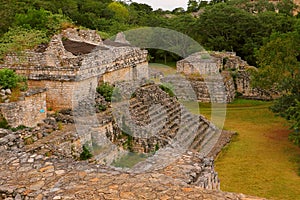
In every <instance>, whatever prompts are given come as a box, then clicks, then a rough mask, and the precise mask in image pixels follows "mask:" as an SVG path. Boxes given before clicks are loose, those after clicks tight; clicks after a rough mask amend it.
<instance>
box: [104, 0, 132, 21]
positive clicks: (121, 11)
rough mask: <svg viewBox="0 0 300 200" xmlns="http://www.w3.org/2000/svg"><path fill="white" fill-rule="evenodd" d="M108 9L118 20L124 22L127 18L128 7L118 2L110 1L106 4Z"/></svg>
mask: <svg viewBox="0 0 300 200" xmlns="http://www.w3.org/2000/svg"><path fill="white" fill-rule="evenodd" d="M107 8H108V10H110V11H112V12H113V13H114V18H115V19H116V20H118V21H121V22H125V21H126V20H128V19H129V11H128V9H127V8H126V7H125V6H124V5H123V4H121V3H120V2H116V1H114V2H112V3H110V4H109V5H108V6H107Z"/></svg>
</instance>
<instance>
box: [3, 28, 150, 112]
mask: <svg viewBox="0 0 300 200" xmlns="http://www.w3.org/2000/svg"><path fill="white" fill-rule="evenodd" d="M66 41H67V42H66ZM2 67H8V68H11V69H14V70H15V71H16V72H17V73H19V74H23V75H25V76H27V77H28V79H29V85H30V87H40V86H43V87H46V88H47V89H48V90H47V91H48V92H47V103H48V104H49V105H48V108H52V109H56V108H57V109H62V108H71V106H70V105H72V95H73V92H72V88H73V89H74V88H76V87H77V86H78V84H80V82H82V81H84V80H88V79H91V78H93V77H96V78H98V79H99V78H100V77H102V79H104V80H105V81H107V82H112V83H113V82H115V81H121V80H123V79H124V80H130V79H142V78H147V77H148V70H147V51H145V50H141V49H139V48H136V47H131V46H129V45H128V44H122V43H118V42H113V41H110V42H106V43H104V42H102V41H101V38H100V36H99V35H97V33H96V32H95V31H83V30H76V29H67V30H64V31H63V32H62V33H61V34H58V35H55V36H53V38H52V40H51V41H50V43H49V44H48V46H47V48H46V49H45V50H44V51H34V50H33V51H25V52H23V53H21V54H20V55H19V54H18V55H16V54H11V55H8V56H7V57H6V60H5V64H4V65H3V66H2ZM124 74H125V75H124ZM120 75H122V76H121V78H119V77H120Z"/></svg>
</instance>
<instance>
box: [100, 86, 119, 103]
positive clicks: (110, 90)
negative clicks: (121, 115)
mask: <svg viewBox="0 0 300 200" xmlns="http://www.w3.org/2000/svg"><path fill="white" fill-rule="evenodd" d="M96 90H97V92H98V93H99V94H101V95H102V96H103V97H104V99H105V101H107V102H111V101H118V100H119V99H120V92H119V90H118V88H114V86H112V85H110V84H109V83H103V84H101V85H100V86H99V87H97V89H96Z"/></svg>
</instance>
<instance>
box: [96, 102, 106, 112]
mask: <svg viewBox="0 0 300 200" xmlns="http://www.w3.org/2000/svg"><path fill="white" fill-rule="evenodd" d="M98 109H99V111H106V109H107V107H106V105H102V104H100V105H99V106H98Z"/></svg>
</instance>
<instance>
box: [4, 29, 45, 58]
mask: <svg viewBox="0 0 300 200" xmlns="http://www.w3.org/2000/svg"><path fill="white" fill-rule="evenodd" d="M48 42H49V38H47V36H46V33H45V32H43V31H40V30H35V29H26V28H22V27H14V28H10V29H9V31H8V32H6V33H5V34H4V35H3V36H2V37H1V38H0V60H3V58H4V57H5V55H7V54H9V53H15V54H18V53H20V52H21V51H23V50H25V49H32V48H34V47H35V46H37V45H38V44H42V43H48Z"/></svg>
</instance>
